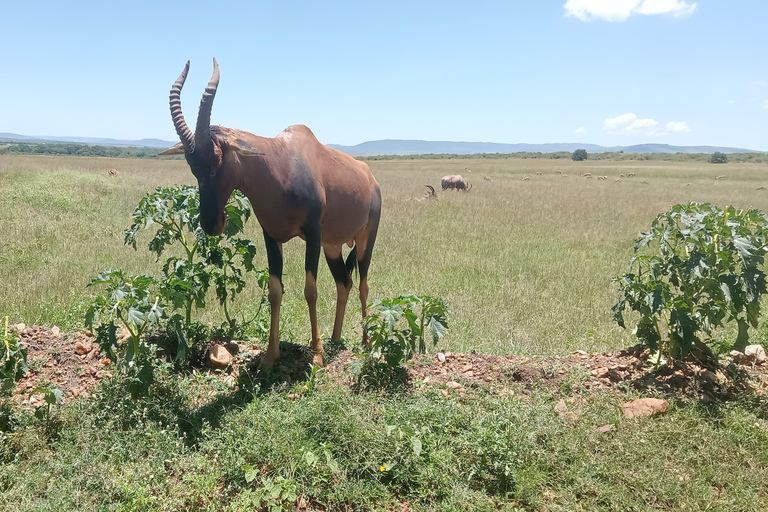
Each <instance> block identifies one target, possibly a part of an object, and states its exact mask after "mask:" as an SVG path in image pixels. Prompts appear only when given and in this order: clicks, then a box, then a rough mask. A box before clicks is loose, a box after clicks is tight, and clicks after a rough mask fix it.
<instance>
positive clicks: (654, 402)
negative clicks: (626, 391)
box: [621, 398, 669, 419]
mask: <svg viewBox="0 0 768 512" xmlns="http://www.w3.org/2000/svg"><path fill="white" fill-rule="evenodd" d="M667 407H669V403H668V402H667V401H666V400H661V399H659V398H640V399H638V400H632V401H631V402H627V403H625V404H621V410H622V412H623V413H624V417H626V418H628V419H632V418H641V417H643V416H656V415H657V414H664V413H665V412H667Z"/></svg>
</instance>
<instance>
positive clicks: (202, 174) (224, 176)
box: [159, 58, 263, 236]
mask: <svg viewBox="0 0 768 512" xmlns="http://www.w3.org/2000/svg"><path fill="white" fill-rule="evenodd" d="M188 72H189V61H187V65H186V66H184V70H183V71H182V72H181V75H179V78H178V79H176V82H175V83H174V84H173V87H171V95H170V104H171V118H172V119H173V125H174V127H175V128H176V133H177V134H178V135H179V138H180V139H181V142H180V143H178V144H176V145H175V146H173V147H171V148H169V149H166V150H165V151H162V152H161V153H159V154H160V155H179V154H182V153H183V154H184V157H185V158H186V160H187V163H188V164H189V167H190V169H191V170H192V174H194V176H195V178H197V184H198V186H199V188H200V227H202V228H203V231H205V232H206V233H207V234H209V235H214V236H215V235H220V234H221V233H222V232H223V231H224V226H225V225H226V223H227V215H226V213H225V211H224V207H225V206H226V205H227V201H228V200H229V196H230V194H232V191H233V190H234V189H235V187H236V184H237V175H236V171H235V166H232V165H230V164H228V162H227V161H226V159H225V155H226V154H227V153H228V152H229V151H228V150H233V151H234V152H235V153H237V154H239V155H240V156H256V155H262V154H263V153H259V152H258V151H256V150H255V149H254V148H253V147H251V146H250V145H249V144H247V143H245V142H244V141H241V140H235V141H232V140H230V138H229V137H226V136H224V135H223V134H222V133H221V130H220V128H219V127H218V126H214V127H213V129H212V127H211V109H212V107H213V98H214V97H215V96H216V89H217V88H218V86H219V64H218V63H217V62H216V59H215V58H214V59H213V75H212V76H211V80H210V81H209V82H208V87H206V88H205V92H204V93H203V99H202V100H201V101H200V111H199V112H198V114H197V125H196V127H195V133H194V134H193V133H192V130H190V129H189V127H188V126H187V122H186V121H185V120H184V115H183V114H182V113H181V88H182V87H183V86H184V81H185V80H186V79H187V73H188Z"/></svg>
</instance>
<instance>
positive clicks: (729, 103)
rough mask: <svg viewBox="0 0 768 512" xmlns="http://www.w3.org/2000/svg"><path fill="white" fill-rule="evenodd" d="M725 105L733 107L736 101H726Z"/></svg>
mask: <svg viewBox="0 0 768 512" xmlns="http://www.w3.org/2000/svg"><path fill="white" fill-rule="evenodd" d="M726 103H727V104H728V105H733V104H734V103H736V101H734V100H728V101H726Z"/></svg>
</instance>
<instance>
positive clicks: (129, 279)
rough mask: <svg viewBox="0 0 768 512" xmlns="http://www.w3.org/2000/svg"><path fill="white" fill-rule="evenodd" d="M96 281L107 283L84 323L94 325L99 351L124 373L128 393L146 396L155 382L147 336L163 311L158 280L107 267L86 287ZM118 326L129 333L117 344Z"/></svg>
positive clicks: (92, 327) (89, 310)
mask: <svg viewBox="0 0 768 512" xmlns="http://www.w3.org/2000/svg"><path fill="white" fill-rule="evenodd" d="M98 284H104V285H107V289H106V292H105V293H104V294H102V295H98V296H97V297H96V298H95V299H94V302H93V304H92V305H91V307H90V308H88V311H87V313H86V315H85V325H86V327H88V328H90V329H94V326H95V329H94V330H95V332H96V341H97V342H98V343H99V347H100V348H101V351H102V352H104V353H105V354H107V357H109V358H110V359H111V360H112V361H113V362H114V363H116V365H117V369H118V371H120V373H121V374H122V375H124V376H125V378H126V380H127V385H128V389H129V391H130V392H131V395H132V396H134V397H137V396H141V395H145V394H146V393H147V391H148V389H149V386H150V385H151V384H152V382H153V381H154V368H153V365H152V348H151V347H150V345H149V344H148V343H147V341H146V335H147V333H148V332H149V330H150V329H152V328H155V327H157V326H158V324H159V322H160V319H161V318H162V317H163V315H164V314H165V307H164V305H163V304H162V303H161V302H160V297H159V295H158V294H157V283H156V281H155V279H153V278H152V277H150V276H145V275H141V276H128V275H126V274H124V273H123V271H122V270H108V271H106V272H102V273H100V274H99V275H98V276H97V277H96V278H95V279H93V280H92V281H91V282H90V284H89V285H88V286H94V285H98ZM153 292H155V293H153ZM153 297H154V300H153ZM119 325H122V326H123V327H125V329H127V331H128V333H129V334H128V339H126V340H124V341H123V342H122V343H120V344H118V335H117V329H118V326H119Z"/></svg>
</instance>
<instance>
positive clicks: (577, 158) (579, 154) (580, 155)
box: [571, 149, 587, 162]
mask: <svg viewBox="0 0 768 512" xmlns="http://www.w3.org/2000/svg"><path fill="white" fill-rule="evenodd" d="M571 158H572V159H573V161H574V162H581V161H582V160H586V159H587V150H586V149H577V150H576V151H574V152H573V156H571Z"/></svg>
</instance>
